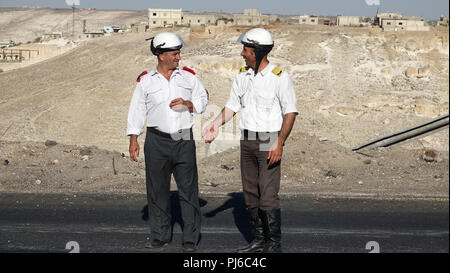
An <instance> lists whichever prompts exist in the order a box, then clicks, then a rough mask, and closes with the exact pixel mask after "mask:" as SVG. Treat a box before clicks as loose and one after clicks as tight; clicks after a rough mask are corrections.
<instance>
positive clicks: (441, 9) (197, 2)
mask: <svg viewBox="0 0 450 273" xmlns="http://www.w3.org/2000/svg"><path fill="white" fill-rule="evenodd" d="M70 1H72V2H75V3H76V2H78V3H80V5H79V6H77V7H79V8H96V9H124V10H146V9H148V8H182V9H183V10H185V11H210V12H230V13H242V12H243V10H244V9H245V8H257V9H259V10H260V11H261V13H263V14H286V15H300V14H310V15H324V16H335V15H359V16H374V15H375V14H376V11H377V8H379V9H380V11H381V12H400V13H402V14H403V15H405V16H420V17H424V18H425V19H427V20H436V19H438V18H439V17H440V16H448V13H449V3H448V0H428V1H427V0H188V1H186V0H14V1H13V0H0V7H23V6H28V7H49V8H66V7H68V5H67V3H66V2H70ZM369 4H371V5H369ZM378 4H379V5H378Z"/></svg>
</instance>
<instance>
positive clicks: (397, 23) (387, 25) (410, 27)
mask: <svg viewBox="0 0 450 273" xmlns="http://www.w3.org/2000/svg"><path fill="white" fill-rule="evenodd" d="M381 28H382V29H383V30H385V31H403V30H405V31H429V30H430V27H429V26H426V25H425V21H424V19H423V18H415V17H402V18H399V19H383V20H381Z"/></svg>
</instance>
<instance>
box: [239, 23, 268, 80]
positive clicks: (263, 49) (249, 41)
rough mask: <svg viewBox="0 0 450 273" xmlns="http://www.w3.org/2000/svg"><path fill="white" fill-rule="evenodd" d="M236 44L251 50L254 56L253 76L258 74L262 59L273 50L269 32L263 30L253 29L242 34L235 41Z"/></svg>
mask: <svg viewBox="0 0 450 273" xmlns="http://www.w3.org/2000/svg"><path fill="white" fill-rule="evenodd" d="M237 42H238V43H241V44H243V45H244V46H247V47H251V48H253V50H254V52H255V55H256V66H255V68H254V69H255V75H256V74H257V73H258V68H259V65H260V64H261V61H262V59H263V58H264V57H265V56H267V54H269V52H270V51H271V50H272V48H273V45H274V43H273V39H272V35H271V34H270V32H268V31H267V30H265V29H263V28H253V29H250V30H249V31H247V32H244V33H242V34H241V36H239V38H238V39H237Z"/></svg>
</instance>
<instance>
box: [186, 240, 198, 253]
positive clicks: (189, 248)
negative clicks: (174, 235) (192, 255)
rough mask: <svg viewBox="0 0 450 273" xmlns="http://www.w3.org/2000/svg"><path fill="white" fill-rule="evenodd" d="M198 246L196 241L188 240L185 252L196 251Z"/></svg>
mask: <svg viewBox="0 0 450 273" xmlns="http://www.w3.org/2000/svg"><path fill="white" fill-rule="evenodd" d="M195 251H197V248H196V247H195V244H194V243H191V242H186V243H184V244H183V252H195Z"/></svg>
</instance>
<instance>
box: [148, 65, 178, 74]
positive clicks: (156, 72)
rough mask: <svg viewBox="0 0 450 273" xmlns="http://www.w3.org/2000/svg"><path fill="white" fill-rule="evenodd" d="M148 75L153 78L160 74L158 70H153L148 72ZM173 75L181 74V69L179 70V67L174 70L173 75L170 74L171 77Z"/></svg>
mask: <svg viewBox="0 0 450 273" xmlns="http://www.w3.org/2000/svg"><path fill="white" fill-rule="evenodd" d="M149 74H150V75H151V76H154V75H156V74H161V73H159V72H158V70H156V69H153V70H152V71H150V73H149ZM173 74H181V69H180V68H179V67H177V68H175V69H174V71H173V73H172V75H173Z"/></svg>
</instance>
